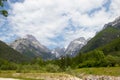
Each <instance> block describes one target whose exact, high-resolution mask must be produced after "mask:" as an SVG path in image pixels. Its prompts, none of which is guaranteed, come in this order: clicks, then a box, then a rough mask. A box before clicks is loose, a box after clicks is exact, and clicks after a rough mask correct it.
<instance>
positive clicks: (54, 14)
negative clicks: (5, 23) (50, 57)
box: [8, 0, 120, 47]
mask: <svg viewBox="0 0 120 80" xmlns="http://www.w3.org/2000/svg"><path fill="white" fill-rule="evenodd" d="M108 1H109V0H52V1H51V0H24V1H23V2H16V3H11V4H10V5H11V8H12V13H11V14H10V16H9V17H8V19H9V21H10V24H11V26H12V29H13V32H12V33H13V34H16V35H18V36H21V37H22V36H24V35H26V34H32V35H34V36H35V37H36V38H37V39H38V40H39V41H40V42H41V43H42V44H44V45H46V46H48V47H50V46H67V45H68V43H69V42H70V41H72V40H73V39H75V38H78V37H81V36H83V37H85V38H89V37H93V36H94V35H95V33H96V31H99V30H101V29H102V27H103V25H104V24H105V23H107V22H109V21H112V20H113V19H114V18H115V17H117V16H118V15H119V10H120V9H119V5H120V1H119V0H112V1H111V4H110V6H109V8H110V9H109V11H106V7H107V6H105V4H106V3H107V2H108ZM103 5H104V6H103Z"/></svg>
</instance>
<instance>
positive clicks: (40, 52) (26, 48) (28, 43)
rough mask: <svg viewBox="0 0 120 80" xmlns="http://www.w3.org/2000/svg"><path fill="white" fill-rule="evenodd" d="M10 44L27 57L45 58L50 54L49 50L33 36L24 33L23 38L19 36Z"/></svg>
mask: <svg viewBox="0 0 120 80" xmlns="http://www.w3.org/2000/svg"><path fill="white" fill-rule="evenodd" d="M10 46H11V47H12V48H13V49H15V50H17V51H18V52H20V53H23V54H25V55H27V56H29V57H33V56H34V57H37V56H41V57H43V58H46V56H47V55H50V54H49V53H50V50H49V49H48V48H47V47H46V46H44V45H42V44H41V43H40V42H39V41H38V40H37V39H36V38H35V37H34V36H32V35H26V36H24V37H23V38H19V39H17V40H15V41H14V42H12V43H11V44H10Z"/></svg>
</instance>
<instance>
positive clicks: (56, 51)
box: [51, 47, 65, 58]
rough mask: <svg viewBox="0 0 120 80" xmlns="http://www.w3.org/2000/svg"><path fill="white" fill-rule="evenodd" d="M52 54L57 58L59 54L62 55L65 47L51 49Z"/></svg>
mask: <svg viewBox="0 0 120 80" xmlns="http://www.w3.org/2000/svg"><path fill="white" fill-rule="evenodd" d="M51 53H52V54H53V55H55V57H56V58H59V57H60V56H64V53H65V48H59V47H57V48H55V49H53V50H52V51H51Z"/></svg>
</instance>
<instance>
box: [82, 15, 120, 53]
mask: <svg viewBox="0 0 120 80" xmlns="http://www.w3.org/2000/svg"><path fill="white" fill-rule="evenodd" d="M119 37H120V17H119V18H117V19H116V20H115V21H113V22H111V23H108V24H106V25H105V26H104V29H103V30H102V31H100V32H99V33H97V34H96V36H95V37H93V38H92V39H91V40H90V41H88V43H87V44H86V45H85V46H84V47H83V48H82V49H81V50H80V52H88V51H91V50H94V49H96V48H98V47H101V46H104V45H105V44H107V43H109V42H111V41H112V40H114V39H117V38H119Z"/></svg>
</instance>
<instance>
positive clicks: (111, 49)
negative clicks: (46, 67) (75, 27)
mask: <svg viewBox="0 0 120 80" xmlns="http://www.w3.org/2000/svg"><path fill="white" fill-rule="evenodd" d="M119 44H120V17H118V18H116V19H115V20H114V21H113V22H110V23H108V24H105V26H104V27H103V29H102V30H101V31H100V32H98V33H97V34H96V35H95V36H94V37H93V38H91V39H90V40H86V39H85V38H84V37H80V38H77V39H75V40H72V41H71V42H70V44H69V45H68V47H67V48H66V49H65V48H59V47H57V48H55V49H53V50H49V49H48V48H47V47H46V46H44V45H42V44H41V43H40V42H39V41H38V40H37V39H36V38H35V37H34V36H32V35H26V36H24V37H23V38H19V39H16V40H15V41H13V42H12V43H10V44H9V46H8V45H7V44H6V43H4V42H2V41H0V58H1V59H5V60H8V61H12V62H17V63H19V62H26V61H28V60H31V59H34V58H37V57H41V58H42V59H44V60H50V59H55V58H59V57H60V56H66V55H69V56H72V57H74V56H76V55H77V54H78V53H87V52H90V51H93V50H95V49H100V50H102V51H103V52H104V53H105V54H108V53H110V54H113V53H114V54H118V55H119V53H120V52H119V51H120V48H119V47H120V45H119Z"/></svg>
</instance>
